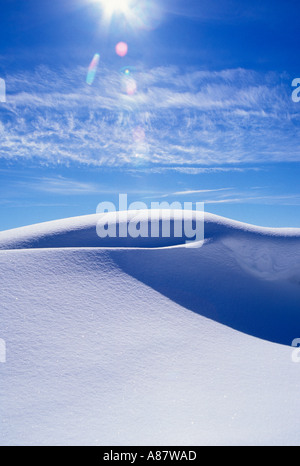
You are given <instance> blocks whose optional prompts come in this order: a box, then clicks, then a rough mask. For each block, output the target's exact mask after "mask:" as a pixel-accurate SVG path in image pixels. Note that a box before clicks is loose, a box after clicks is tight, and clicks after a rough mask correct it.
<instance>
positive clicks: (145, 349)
mask: <svg viewBox="0 0 300 466" xmlns="http://www.w3.org/2000/svg"><path fill="white" fill-rule="evenodd" d="M141 215H142V217H143V214H142V213H141ZM141 221H143V218H141ZM96 222H97V216H89V217H82V218H77V219H68V220H64V221H57V222H50V223H48V224H44V225H38V226H33V227H26V228H22V229H18V230H12V231H10V232H2V233H0V247H1V249H2V250H1V251H0V275H1V306H0V338H1V339H3V340H5V341H6V348H7V361H6V363H5V364H1V363H0V444H1V445H16V444H21V445H31V444H34V445H36V444H38V445H49V444H55V445H78V444H80V445H81V444H84V445H139V444H141V445H143V444H145V445H167V444H169V445H215V444H218V445H220V444H224V445H231V444H234V445H236V444H242V445H245V444H247V445H248V444H252V445H253V444H255V445H262V444H263V445H265V444H275V445H276V444H277V445H278V444H280V445H281V444H282V445H295V444H296V445H299V444H300V434H299V432H300V421H299V420H298V417H297V416H296V413H297V412H299V409H300V398H299V390H300V365H299V364H295V363H293V362H292V360H291V354H292V348H291V347H290V345H291V342H292V340H293V339H294V338H299V337H300V261H299V259H300V231H299V230H272V229H262V228H257V227H253V226H248V225H244V224H240V223H238V222H232V221H229V220H225V219H222V218H220V217H216V216H213V215H210V214H206V216H205V237H206V242H205V244H204V245H203V247H202V248H199V249H197V248H186V247H184V246H183V245H182V246H179V247H166V246H168V244H166V239H165V238H155V239H154V240H153V239H152V242H151V241H150V239H149V242H148V244H146V243H145V242H143V241H139V240H141V239H140V238H137V239H135V240H132V242H131V243H130V244H127V246H130V247H128V248H124V243H123V242H122V241H123V239H119V238H115V239H114V240H113V242H112V243H110V248H109V249H107V248H105V247H101V246H103V243H102V242H101V241H102V240H101V239H100V238H98V237H97V235H96V234H95V228H96V227H95V225H96ZM175 240H178V239H176V238H173V239H172V240H171V242H170V246H171V245H175V244H176V241H175ZM141 243H142V244H141ZM104 246H106V244H104ZM147 246H148V248H146V247H147ZM159 246H161V248H160V247H159ZM121 247H123V249H122V248H121Z"/></svg>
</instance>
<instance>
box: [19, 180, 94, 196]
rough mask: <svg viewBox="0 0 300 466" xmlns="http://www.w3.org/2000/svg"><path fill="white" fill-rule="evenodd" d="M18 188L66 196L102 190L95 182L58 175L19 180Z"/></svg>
mask: <svg viewBox="0 0 300 466" xmlns="http://www.w3.org/2000/svg"><path fill="white" fill-rule="evenodd" d="M16 185H17V186H18V188H22V187H25V188H26V189H30V190H34V191H40V192H43V193H50V194H60V195H65V196H72V195H84V194H95V193H98V192H101V188H100V187H99V186H97V185H96V184H94V183H84V182H81V181H77V180H72V179H69V178H65V177H63V176H57V177H42V178H30V179H29V180H27V181H20V182H17V183H16Z"/></svg>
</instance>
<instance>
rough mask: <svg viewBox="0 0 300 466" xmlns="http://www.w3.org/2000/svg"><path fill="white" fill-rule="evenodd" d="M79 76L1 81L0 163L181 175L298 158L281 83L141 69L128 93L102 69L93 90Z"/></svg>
mask: <svg viewBox="0 0 300 466" xmlns="http://www.w3.org/2000/svg"><path fill="white" fill-rule="evenodd" d="M85 73H86V70H85V69H83V68H76V69H74V70H67V69H62V70H60V71H55V72H54V71H51V70H49V69H48V68H46V67H40V68H38V69H37V70H35V71H33V72H31V73H30V72H27V73H23V74H19V75H16V76H8V77H7V92H8V95H7V103H6V104H5V105H2V106H1V107H0V113H1V123H0V137H1V146H0V158H4V159H9V160H14V159H23V160H38V161H39V162H40V163H42V164H69V163H75V164H86V165H94V166H105V167H125V168H127V169H137V170H139V169H141V170H156V169H158V170H163V169H170V170H177V171H180V170H181V171H182V172H184V170H186V171H185V173H195V172H196V171H197V170H198V171H199V170H201V169H202V170H205V169H208V170H209V169H210V167H215V170H217V168H218V167H217V165H222V166H223V168H222V167H220V169H221V170H224V169H226V165H227V167H229V169H231V167H230V166H233V165H240V164H245V163H247V164H256V165H257V164H261V163H264V162H281V161H299V160H300V131H299V125H300V115H299V113H297V111H296V109H295V104H293V102H292V100H291V96H290V93H289V92H290V88H289V87H288V86H289V80H290V79H289V77H287V76H283V75H281V76H279V75H277V74H275V73H268V74H260V73H256V72H253V71H248V70H244V69H235V70H223V71H219V72H209V71H197V70H196V71H195V70H186V71H182V70H180V69H179V68H177V67H160V68H156V69H144V68H142V67H141V68H137V71H136V73H135V75H134V79H135V80H136V83H137V93H136V94H135V95H133V96H129V95H127V94H126V93H124V89H123V88H122V79H123V77H122V76H121V74H120V73H119V72H112V71H111V70H109V69H105V68H102V69H101V70H100V72H99V75H98V77H97V79H96V81H95V85H94V86H93V87H89V86H87V85H85ZM195 165H198V167H196V166H195ZM199 165H201V166H202V167H199ZM224 166H225V167H224ZM175 167H177V168H175ZM236 169H238V167H236Z"/></svg>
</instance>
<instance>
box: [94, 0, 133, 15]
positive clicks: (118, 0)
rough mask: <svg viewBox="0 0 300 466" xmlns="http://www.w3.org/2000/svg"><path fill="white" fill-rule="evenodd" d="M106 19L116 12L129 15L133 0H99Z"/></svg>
mask: <svg viewBox="0 0 300 466" xmlns="http://www.w3.org/2000/svg"><path fill="white" fill-rule="evenodd" d="M99 1H100V4H101V6H102V9H103V12H104V16H105V18H106V19H111V17H112V16H113V15H114V14H123V15H125V16H126V15H127V14H128V13H129V11H130V4H131V0H99Z"/></svg>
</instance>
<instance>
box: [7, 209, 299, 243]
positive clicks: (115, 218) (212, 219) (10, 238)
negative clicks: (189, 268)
mask: <svg viewBox="0 0 300 466" xmlns="http://www.w3.org/2000/svg"><path fill="white" fill-rule="evenodd" d="M165 221H166V222H167V221H170V235H167V236H166V235H165V233H163V229H162V224H163V222H165ZM99 222H101V224H102V225H103V224H106V227H107V228H109V229H111V230H110V231H113V229H114V227H116V235H115V236H107V237H100V236H99V234H98V233H97V225H98V227H99ZM132 222H134V224H135V225H136V226H138V228H137V230H140V231H141V232H143V234H144V233H145V232H146V231H148V235H147V236H145V235H144V237H141V236H138V237H133V236H131V235H127V236H125V237H121V236H120V235H119V232H120V230H121V229H122V228H123V231H124V227H125V228H126V227H127V228H128V225H129V224H130V223H132ZM178 222H182V235H181V236H180V237H178V234H177V235H176V234H175V229H174V225H175V224H177V225H178ZM155 224H156V226H155ZM187 224H188V227H189V231H191V229H192V230H194V231H195V238H196V232H197V233H198V234H199V235H200V234H201V228H202V229H203V224H204V239H205V240H210V241H211V240H217V239H225V238H227V237H230V238H232V237H238V238H239V237H243V236H244V235H243V234H246V233H248V234H250V235H251V236H252V235H254V236H255V237H265V238H268V237H269V238H272V237H273V238H277V239H284V238H290V239H292V238H294V239H300V228H265V227H257V226H255V225H249V224H246V223H242V222H238V221H235V220H230V219H226V218H224V217H220V216H217V215H214V214H210V213H203V212H196V211H179V210H160V211H153V210H152V211H150V210H140V211H127V212H117V213H106V214H93V215H86V216H81V217H73V218H67V219H63V220H55V221H51V222H45V223H40V224H36V225H31V226H26V227H22V228H16V229H13V230H7V231H3V232H0V249H2V250H8V249H31V248H34V249H35V248H102V247H103V248H164V247H173V246H180V245H186V244H187V243H188V242H190V241H193V240H194V239H195V238H191V237H190V235H187V234H186V228H185V225H187ZM153 225H154V227H153ZM152 228H153V231H154V230H155V231H156V232H159V233H158V234H156V236H154V235H153V234H152V233H151V232H152ZM98 232H99V231H98Z"/></svg>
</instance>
